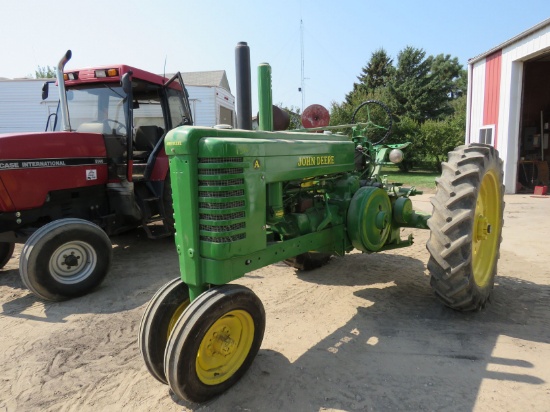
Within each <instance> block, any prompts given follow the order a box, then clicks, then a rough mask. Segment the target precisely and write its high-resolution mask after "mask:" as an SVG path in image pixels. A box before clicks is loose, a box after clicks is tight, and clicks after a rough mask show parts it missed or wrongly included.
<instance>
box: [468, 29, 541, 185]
mask: <svg viewBox="0 0 550 412" xmlns="http://www.w3.org/2000/svg"><path fill="white" fill-rule="evenodd" d="M549 123H550V19H547V20H545V21H543V22H542V23H540V24H537V25H536V26H534V27H532V28H531V29H529V30H527V31H525V32H523V33H521V34H519V35H517V36H515V37H514V38H512V39H510V40H508V41H506V42H504V43H502V44H501V45H499V46H497V47H495V48H493V49H491V50H489V51H487V52H485V53H483V54H480V55H479V56H477V57H474V58H472V59H470V60H469V62H468V106H467V121H466V142H482V143H489V144H492V145H493V146H495V147H496V148H497V149H498V151H499V153H500V157H501V158H502V159H503V161H504V184H505V187H506V192H507V193H516V192H517V191H523V190H526V191H531V192H532V188H533V187H534V186H536V185H540V184H547V183H548V160H549V159H550V150H549V148H548V134H549V133H550V128H549Z"/></svg>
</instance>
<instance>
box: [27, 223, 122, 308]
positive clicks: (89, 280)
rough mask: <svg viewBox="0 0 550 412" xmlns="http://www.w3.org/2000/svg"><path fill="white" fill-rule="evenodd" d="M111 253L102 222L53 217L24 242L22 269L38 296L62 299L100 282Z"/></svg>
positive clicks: (75, 295)
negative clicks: (98, 224) (56, 218)
mask: <svg viewBox="0 0 550 412" xmlns="http://www.w3.org/2000/svg"><path fill="white" fill-rule="evenodd" d="M112 255H113V250H112V245H111V241H110V239H109V237H108V236H107V234H106V233H105V232H104V231H103V230H102V229H101V228H100V227H99V226H97V225H95V224H93V223H91V222H89V221H87V220H83V219H73V218H69V219H60V220H54V221H53V222H50V223H48V224H47V225H44V226H42V227H41V228H40V229H38V230H37V231H36V232H34V233H33V234H32V235H31V236H30V237H29V239H28V240H27V242H26V243H25V245H24V246H23V250H22V251H21V258H20V260H19V273H20V275H21V279H22V280H23V283H24V284H25V286H27V288H29V289H30V290H31V292H33V293H34V294H35V295H36V296H38V297H39V298H42V299H45V300H51V301H60V300H65V299H69V298H73V297H77V296H82V295H85V294H86V293H88V292H90V291H91V290H92V289H93V288H95V287H96V286H98V285H99V284H100V283H101V282H102V281H103V279H104V278H105V276H106V275H107V272H108V271H109V267H110V266H111V259H112Z"/></svg>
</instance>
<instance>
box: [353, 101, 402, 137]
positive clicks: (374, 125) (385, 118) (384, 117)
mask: <svg viewBox="0 0 550 412" xmlns="http://www.w3.org/2000/svg"><path fill="white" fill-rule="evenodd" d="M363 107H364V108H366V110H367V116H366V117H367V118H366V122H358V123H363V124H364V125H365V130H366V133H368V135H370V137H371V139H370V140H375V139H378V140H377V141H376V142H374V143H372V144H373V145H374V146H376V145H377V144H380V143H382V142H383V141H384V140H386V139H387V138H388V136H389V135H390V132H391V127H392V124H393V119H392V116H391V112H390V109H389V108H388V106H386V105H385V104H384V103H382V102H380V101H378V100H367V101H365V102H363V103H361V104H360V105H359V106H357V108H356V109H355V111H354V112H353V115H352V116H351V123H353V124H355V116H356V115H357V113H358V112H359V110H361V109H362V108H363ZM362 117H363V118H364V116H362ZM381 124H382V125H381ZM380 136H382V137H380ZM367 137H369V136H367Z"/></svg>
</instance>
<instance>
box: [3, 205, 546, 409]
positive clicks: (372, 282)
mask: <svg viewBox="0 0 550 412" xmlns="http://www.w3.org/2000/svg"><path fill="white" fill-rule="evenodd" d="M429 197H430V196H429V195H422V196H418V197H415V198H414V199H413V200H414V204H415V207H416V208H417V209H419V210H424V211H428V212H430V211H431V205H430V203H429V200H428V199H429ZM505 200H506V210H505V226H504V241H503V244H502V248H501V260H500V262H499V276H498V277H497V281H496V285H495V291H494V297H493V301H492V303H491V304H490V305H489V306H488V307H487V308H486V309H485V310H483V311H481V312H477V313H468V314H462V313H457V312H454V311H452V310H450V309H447V308H445V307H443V306H442V305H441V304H440V303H439V302H438V301H437V300H436V299H435V297H434V296H433V293H432V290H431V288H430V286H429V277H428V274H427V271H426V262H427V260H428V252H427V251H426V248H425V243H426V241H427V239H428V236H429V233H428V232H427V231H420V230H413V232H414V236H415V240H416V243H415V245H413V246H412V247H410V248H405V249H401V250H396V251H393V252H384V253H379V254H372V255H367V254H360V253H354V254H351V255H348V256H346V257H343V258H333V259H332V260H331V262H330V263H329V264H328V265H327V266H325V267H323V268H321V269H319V270H316V271H313V272H308V273H297V272H296V271H295V270H294V269H291V268H289V267H286V266H285V265H283V264H276V265H271V266H268V267H266V268H263V269H261V270H257V271H255V272H252V273H250V274H248V275H247V276H245V277H244V278H242V279H240V280H239V281H238V282H237V283H240V284H243V285H246V286H248V287H250V288H251V289H253V290H254V291H255V292H256V293H257V294H258V296H259V297H260V298H261V299H262V302H263V304H264V306H265V309H266V316H267V327H266V333H265V337H264V340H263V344H262V347H261V349H260V352H259V354H258V356H257V358H256V360H255V361H254V363H253V364H252V366H251V368H250V370H249V371H248V373H247V374H246V375H245V376H244V378H243V379H242V380H241V381H240V382H239V383H238V384H237V385H235V386H234V387H233V388H232V389H230V390H229V391H228V392H226V393H225V394H223V395H222V396H220V397H218V398H217V399H215V400H213V401H210V402H209V403H207V404H202V405H197V404H189V403H186V402H181V401H178V400H176V399H175V398H174V397H173V396H172V395H171V393H170V391H169V388H168V387H167V386H165V385H162V384H161V383H159V382H158V381H156V380H155V379H154V378H153V377H152V376H150V375H149V373H148V372H147V370H146V368H145V365H144V363H143V360H142V358H141V355H140V353H139V348H138V343H137V334H138V328H139V322H140V319H141V316H142V313H143V311H144V308H145V306H146V304H147V302H148V301H149V299H150V298H151V297H152V296H153V294H154V293H155V292H156V291H157V289H159V288H160V287H161V286H162V285H163V284H164V283H166V282H167V281H169V280H171V279H173V278H175V277H177V276H179V272H178V263H177V258H176V252H175V247H174V245H173V241H172V240H171V239H164V240H157V241H151V240H149V239H147V238H146V236H145V234H144V232H143V231H142V230H136V231H134V232H132V233H128V234H125V235H123V236H118V237H114V238H113V239H112V240H113V244H114V265H113V267H112V270H111V272H110V273H109V275H108V276H107V278H106V280H105V282H104V283H103V284H102V285H101V287H100V288H99V289H97V290H96V291H94V292H93V293H91V294H89V295H87V296H85V297H82V298H79V299H74V300H71V301H67V302H62V303H45V302H42V301H39V300H37V299H36V298H35V297H34V296H33V295H32V294H30V293H29V292H28V291H27V290H26V289H25V288H24V286H23V284H22V282H21V280H20V278H19V275H18V255H19V251H20V248H17V249H16V252H17V253H16V254H15V256H14V258H13V259H12V260H11V261H10V263H9V264H8V265H7V267H5V268H4V270H3V271H0V368H1V372H0V412H4V411H38V410H40V411H69V410H77V411H119V410H120V411H122V410H124V411H153V410H162V411H182V410H185V411H187V410H196V411H328V410H330V411H356V410H357V411H366V410H368V411H394V410H396V411H397V410H407V411H410V410H426V411H444V410H452V411H472V410H474V411H525V410H530V411H548V410H549V405H550V269H549V265H548V258H547V256H548V244H547V243H546V242H547V239H548V235H549V234H550V219H548V215H549V211H550V198H534V197H531V196H528V195H513V196H506V199H505Z"/></svg>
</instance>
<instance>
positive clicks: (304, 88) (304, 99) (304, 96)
mask: <svg viewBox="0 0 550 412" xmlns="http://www.w3.org/2000/svg"><path fill="white" fill-rule="evenodd" d="M300 46H301V52H302V84H301V86H302V87H300V91H301V92H302V113H303V112H304V106H305V103H306V81H305V69H304V22H303V21H302V19H300Z"/></svg>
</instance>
